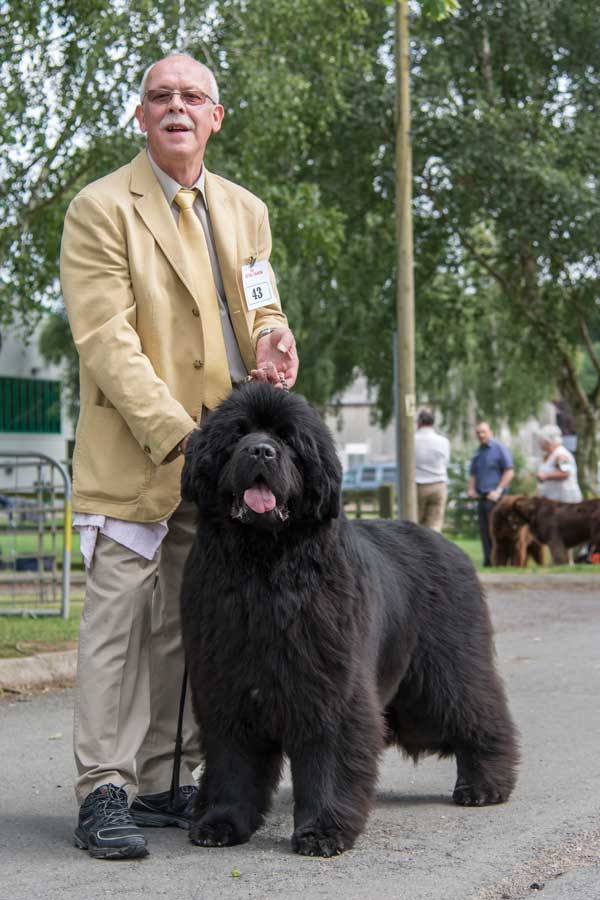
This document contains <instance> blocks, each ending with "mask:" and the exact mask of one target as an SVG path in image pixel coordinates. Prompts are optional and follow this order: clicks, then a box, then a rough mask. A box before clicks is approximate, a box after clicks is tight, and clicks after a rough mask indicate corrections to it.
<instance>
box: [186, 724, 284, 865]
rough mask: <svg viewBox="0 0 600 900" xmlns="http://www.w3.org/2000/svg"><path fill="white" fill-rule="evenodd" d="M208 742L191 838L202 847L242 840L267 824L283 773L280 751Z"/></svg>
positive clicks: (237, 842) (265, 747) (258, 746)
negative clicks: (264, 819)
mask: <svg viewBox="0 0 600 900" xmlns="http://www.w3.org/2000/svg"><path fill="white" fill-rule="evenodd" d="M208 743H209V746H206V742H205V747H204V750H205V763H204V771H203V773H202V777H201V779H200V789H199V791H198V797H197V799H196V805H195V808H194V816H193V821H192V825H191V827H190V840H191V841H192V843H194V844H198V845H199V846H201V847H225V846H229V845H231V844H243V843H245V842H246V841H247V840H249V838H250V837H251V835H252V834H254V832H255V831H256V830H257V829H258V828H260V826H261V825H262V823H263V818H264V815H265V813H266V812H267V810H268V808H269V805H270V802H271V798H272V796H273V792H274V790H275V788H276V787H277V783H278V781H279V777H280V774H281V750H280V748H276V747H274V746H273V745H271V744H269V745H268V746H264V745H256V746H249V745H244V746H241V745H240V746H236V745H235V744H233V743H231V742H228V741H224V740H218V739H215V738H211V739H209V742H208Z"/></svg>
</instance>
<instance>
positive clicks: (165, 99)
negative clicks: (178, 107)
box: [143, 89, 217, 106]
mask: <svg viewBox="0 0 600 900" xmlns="http://www.w3.org/2000/svg"><path fill="white" fill-rule="evenodd" d="M174 94H179V96H180V97H181V99H182V100H183V102H184V103H185V105H186V106H204V104H205V103H206V101H207V100H210V102H211V103H212V105H213V106H216V105H217V103H216V100H213V98H212V97H209V96H208V94H205V93H204V91H167V90H164V89H163V90H156V91H146V93H145V94H144V97H143V99H144V100H145V99H146V97H147V98H148V100H149V101H150V103H155V104H156V105H157V106H166V105H167V103H170V102H171V98H172V97H173V96H174Z"/></svg>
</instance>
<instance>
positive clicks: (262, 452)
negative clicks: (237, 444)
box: [248, 442, 277, 460]
mask: <svg viewBox="0 0 600 900" xmlns="http://www.w3.org/2000/svg"><path fill="white" fill-rule="evenodd" d="M248 451H249V453H250V456H252V457H253V459H264V460H270V459H276V457H277V450H276V449H275V447H274V446H273V445H272V444H267V443H266V442H264V443H260V444H253V445H252V446H251V447H248Z"/></svg>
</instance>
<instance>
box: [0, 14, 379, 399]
mask: <svg viewBox="0 0 600 900" xmlns="http://www.w3.org/2000/svg"><path fill="white" fill-rule="evenodd" d="M3 10H4V17H5V18H4V22H0V26H2V25H4V26H5V27H4V28H3V35H4V37H3V38H2V41H3V42H2V44H0V53H1V59H2V62H3V68H2V69H0V72H1V73H2V74H1V77H2V79H3V87H4V89H5V91H6V93H7V97H8V101H9V102H8V104H7V106H6V108H5V110H4V111H3V112H1V113H0V116H3V118H0V143H1V146H2V151H3V155H4V156H5V158H6V160H7V165H6V171H5V173H3V174H4V179H3V187H2V194H1V196H0V204H1V205H0V209H1V211H2V214H3V222H4V225H3V226H2V230H1V231H0V260H1V264H0V271H2V284H1V285H0V318H1V317H4V319H5V320H7V319H10V318H13V317H14V316H15V315H18V316H20V317H21V319H22V320H24V321H25V322H26V323H30V324H33V322H34V321H35V316H36V315H37V314H39V313H40V312H41V311H42V310H43V309H44V308H45V304H47V303H48V302H49V301H55V302H56V301H59V299H60V290H59V285H58V279H57V275H58V272H57V264H58V252H59V241H60V233H61V228H62V220H63V218H64V212H65V209H66V206H67V204H68V202H69V200H70V198H71V197H72V196H73V195H74V193H75V192H76V191H77V190H78V189H79V188H80V187H81V186H82V185H83V184H85V183H87V182H89V181H90V180H92V179H93V178H95V177H99V176H100V175H102V174H105V173H106V172H109V171H111V170H112V169H114V168H116V167H117V166H118V165H120V164H123V163H125V162H127V161H128V160H129V159H131V157H132V156H134V155H135V153H136V152H137V150H138V149H139V147H140V146H142V141H141V140H140V137H139V135H138V134H137V131H136V128H135V127H134V125H133V124H132V123H131V118H130V117H131V113H132V111H133V108H134V105H135V86H136V85H137V84H138V83H139V80H140V78H141V74H142V72H143V70H144V68H145V67H146V66H147V65H148V64H149V63H150V62H152V61H154V60H155V59H157V58H159V57H160V56H161V55H162V54H164V53H166V52H168V51H169V50H171V49H173V48H178V49H185V50H186V51H188V52H190V53H192V54H193V55H195V56H196V57H197V58H198V59H201V60H204V61H206V62H207V63H208V64H209V65H210V66H211V67H213V68H214V69H215V70H216V71H217V73H218V76H219V83H220V87H221V95H222V100H223V102H224V105H225V108H226V119H225V127H224V130H223V132H222V133H221V134H220V135H219V136H218V137H216V138H215V139H214V140H213V141H212V142H211V144H210V145H209V158H208V164H209V167H210V168H212V169H213V170H216V171H219V172H221V173H222V174H224V175H225V176H226V177H229V178H231V179H233V180H235V181H239V182H241V183H243V184H244V185H246V186H248V187H249V188H250V189H251V190H254V191H255V192H256V193H258V194H259V195H260V196H262V197H263V198H264V199H265V200H266V201H267V203H268V204H269V207H270V212H271V219H272V226H273V233H274V235H275V237H276V242H275V251H274V257H273V261H274V265H275V268H276V271H277V273H278V276H279V280H280V287H281V293H282V296H284V297H285V305H286V311H287V312H288V314H289V316H290V319H291V322H292V325H293V327H294V330H295V332H296V335H297V339H298V343H299V345H300V349H301V352H302V360H303V365H302V373H301V380H300V384H299V387H300V389H301V390H303V391H304V392H305V393H307V394H308V395H309V396H310V397H311V399H313V400H314V401H315V402H317V403H322V404H324V403H325V402H326V401H328V400H329V398H330V396H331V394H332V393H334V392H335V391H336V390H341V389H342V388H343V387H344V386H345V385H346V384H347V383H348V382H349V381H350V380H351V378H352V373H353V368H354V365H355V363H354V359H353V358H352V347H351V346H350V342H351V341H352V339H353V336H354V334H355V333H356V331H355V330H356V329H357V328H360V317H358V321H357V317H356V316H355V315H354V313H353V302H354V299H355V298H356V297H357V296H359V295H360V296H361V297H362V292H363V291H364V283H365V280H366V279H362V280H361V281H358V280H357V278H356V265H357V259H361V258H362V257H363V253H364V247H367V248H368V240H367V241H366V242H365V243H364V245H363V235H362V229H361V228H360V227H355V226H356V224H357V222H358V221H359V220H360V221H362V219H363V218H364V215H365V210H367V209H369V207H370V206H371V205H372V200H373V197H374V196H375V192H374V188H373V180H372V172H371V156H372V153H373V149H372V148H373V140H374V139H376V135H377V133H380V134H381V122H382V121H385V119H386V117H387V116H388V115H389V113H388V111H387V110H385V109H384V108H383V107H382V105H381V104H380V103H377V102H375V93H376V91H377V90H379V88H376V89H375V92H374V91H373V90H371V91H369V90H368V89H367V86H368V85H371V86H377V85H382V84H383V81H384V72H385V63H384V61H382V60H381V59H379V57H378V52H377V51H378V43H379V41H380V36H381V34H382V32H383V31H384V30H385V23H386V22H387V16H388V10H387V8H386V2H385V0H370V2H366V3H363V2H359V0H334V2H331V0H319V2H308V0H281V2H278V3H277V4H272V3H271V2H267V0H252V2H251V3H247V2H243V0H221V2H218V3H202V2H198V0H190V2H187V3H186V5H185V9H184V12H180V7H179V6H178V5H177V4H172V3H164V2H157V0H153V2H140V0H138V2H134V3H133V4H130V5H129V6H128V8H127V10H125V9H124V7H123V6H122V4H121V3H119V2H117V0H104V2H102V0H97V2H88V3H83V4H78V5H77V7H76V8H75V7H73V6H72V5H70V4H64V3H61V2H59V0H48V2H46V3H42V4H41V5H40V4H34V3H32V2H27V0H26V2H25V3H19V4H17V3H16V0H11V2H9V3H7V4H5V6H4V7H3ZM181 10H183V7H181ZM9 26H10V27H9ZM291 34H293V35H294V41H293V42H290V40H289V37H290V35H291ZM317 34H318V35H319V40H315V35H317ZM19 57H21V60H22V61H21V62H20V63H19V62H18V59H19ZM34 68H35V71H36V82H37V83H39V84H42V85H43V86H44V88H43V90H41V91H39V97H37V96H36V103H35V105H34V106H33V107H32V104H31V102H30V91H31V88H30V87H29V86H30V84H31V80H32V75H33V70H34ZM124 110H126V111H127V113H126V114H125V115H124ZM127 116H129V121H127ZM367 118H369V119H370V120H371V123H372V126H373V127H372V129H371V131H366V130H365V127H364V122H365V120H366V119H367ZM348 185H352V190H351V191H349V190H348ZM54 337H56V331H55V332H54Z"/></svg>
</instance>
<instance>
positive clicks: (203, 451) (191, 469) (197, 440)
mask: <svg viewBox="0 0 600 900" xmlns="http://www.w3.org/2000/svg"><path fill="white" fill-rule="evenodd" d="M209 467H210V454H209V452H208V446H207V441H206V438H205V435H204V433H203V432H202V431H195V432H194V433H193V434H192V436H191V437H190V439H189V441H188V443H187V447H186V448H185V460H184V463H183V471H182V473H181V496H182V498H183V499H184V500H188V501H189V502H190V503H198V502H199V500H200V495H201V485H202V483H203V481H204V478H205V476H206V472H207V470H208V469H209Z"/></svg>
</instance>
